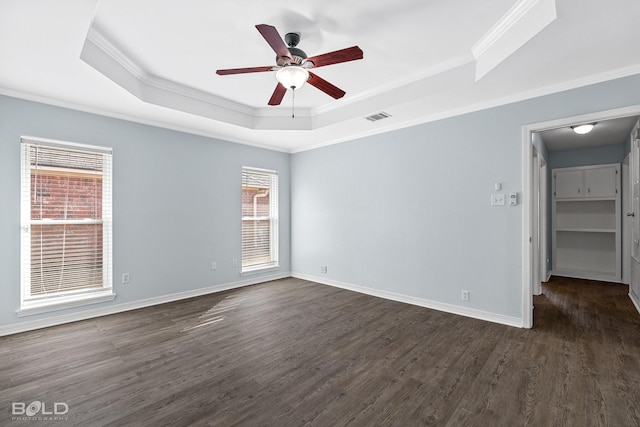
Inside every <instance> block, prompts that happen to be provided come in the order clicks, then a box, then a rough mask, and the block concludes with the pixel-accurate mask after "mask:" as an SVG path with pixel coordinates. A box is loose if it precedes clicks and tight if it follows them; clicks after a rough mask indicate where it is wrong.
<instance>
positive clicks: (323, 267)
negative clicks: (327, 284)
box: [320, 265, 327, 274]
mask: <svg viewBox="0 0 640 427" xmlns="http://www.w3.org/2000/svg"><path fill="white" fill-rule="evenodd" d="M320 273H323V274H327V266H326V265H321V266H320Z"/></svg>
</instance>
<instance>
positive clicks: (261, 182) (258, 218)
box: [242, 167, 278, 271]
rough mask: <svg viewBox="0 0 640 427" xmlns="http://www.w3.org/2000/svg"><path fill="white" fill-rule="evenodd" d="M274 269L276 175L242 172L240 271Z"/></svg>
mask: <svg viewBox="0 0 640 427" xmlns="http://www.w3.org/2000/svg"><path fill="white" fill-rule="evenodd" d="M277 265H278V174H277V172H275V171H270V170H264V169H254V168H246V167H245V168H243V169H242V270H243V271H249V270H256V269H260V268H268V267H274V266H277Z"/></svg>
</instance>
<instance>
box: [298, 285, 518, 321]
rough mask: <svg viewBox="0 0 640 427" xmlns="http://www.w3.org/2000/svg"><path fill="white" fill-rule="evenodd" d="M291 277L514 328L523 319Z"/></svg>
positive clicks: (357, 287)
mask: <svg viewBox="0 0 640 427" xmlns="http://www.w3.org/2000/svg"><path fill="white" fill-rule="evenodd" d="M291 277H295V278H297V279H303V280H309V281H311V282H317V283H321V284H323V285H329V286H334V287H337V288H342V289H347V290H350V291H354V292H360V293H363V294H367V295H371V296H375V297H379V298H384V299H388V300H392V301H398V302H403V303H406V304H412V305H417V306H420V307H425V308H430V309H433V310H438V311H444V312H446V313H451V314H457V315H460V316H466V317H471V318H473V319H478V320H485V321H488V322H493V323H500V324H503V325H507V326H514V327H516V328H523V327H524V324H523V319H522V318H520V317H512V316H505V315H502V314H496V313H491V312H488V311H482V310H476V309H473V308H467V307H461V306H458V305H453V304H446V303H443V302H438V301H431V300H427V299H423V298H416V297H412V296H409V295H403V294H397V293H394V292H388V291H381V290H378V289H373V288H367V287H365V286H359V285H354V284H350V283H345V282H339V281H336V280H329V279H327V278H324V277H318V276H312V275H308V274H303V273H291Z"/></svg>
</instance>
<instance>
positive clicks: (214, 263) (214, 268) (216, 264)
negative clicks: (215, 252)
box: [211, 261, 218, 270]
mask: <svg viewBox="0 0 640 427" xmlns="http://www.w3.org/2000/svg"><path fill="white" fill-rule="evenodd" d="M211 269H212V270H217V269H218V263H217V262H215V261H211Z"/></svg>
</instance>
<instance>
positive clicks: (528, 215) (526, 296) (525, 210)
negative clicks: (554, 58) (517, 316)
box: [521, 105, 640, 328]
mask: <svg viewBox="0 0 640 427" xmlns="http://www.w3.org/2000/svg"><path fill="white" fill-rule="evenodd" d="M637 115H640V105H633V106H629V107H624V108H618V109H615V110H607V111H601V112H595V113H589V114H584V115H580V116H574V117H566V118H562V119H556V120H550V121H546V122H540V123H533V124H529V125H525V126H523V127H522V142H521V144H522V201H523V206H522V307H521V309H522V327H523V328H531V327H533V271H532V270H533V269H532V266H533V258H532V257H533V256H539V254H534V253H533V251H532V240H533V239H532V237H533V225H532V219H533V217H534V216H533V212H532V209H533V203H532V197H533V179H532V174H533V167H532V163H533V144H532V140H531V137H532V135H531V133H532V132H541V131H544V130H549V129H555V128H559V127H565V126H570V125H572V124H575V123H578V122H593V121H598V120H608V119H618V118H621V117H628V116H637Z"/></svg>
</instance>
